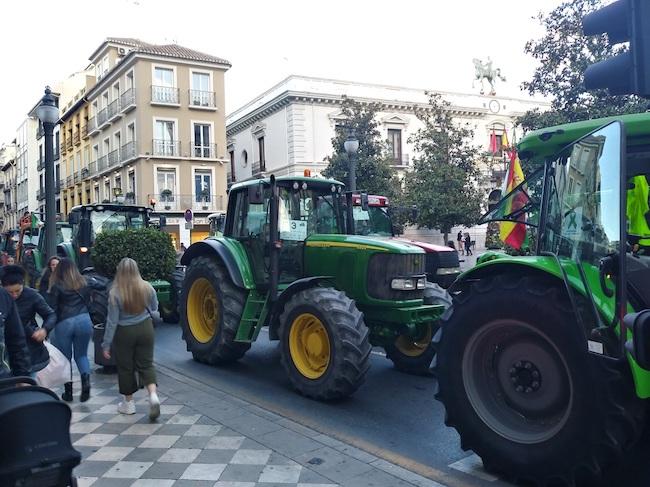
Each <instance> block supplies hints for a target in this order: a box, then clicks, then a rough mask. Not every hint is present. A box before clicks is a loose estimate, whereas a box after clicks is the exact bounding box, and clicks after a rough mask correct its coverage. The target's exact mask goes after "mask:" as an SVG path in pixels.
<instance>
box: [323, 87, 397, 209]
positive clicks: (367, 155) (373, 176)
mask: <svg viewBox="0 0 650 487" xmlns="http://www.w3.org/2000/svg"><path fill="white" fill-rule="evenodd" d="M381 108H382V105H381V104H380V103H368V104H366V103H360V102H358V101H356V100H353V99H352V98H348V97H346V96H344V97H343V104H342V107H341V112H342V114H343V115H344V116H345V118H346V119H347V124H346V125H345V126H343V125H337V127H336V131H335V135H334V137H333V138H332V148H333V150H334V152H333V154H332V155H331V156H328V157H327V158H326V161H327V162H329V165H328V166H327V168H326V169H325V171H323V175H325V176H326V177H329V178H334V179H338V180H339V181H341V182H343V183H346V184H347V183H348V168H349V163H350V161H349V158H348V155H347V153H346V152H345V148H344V147H343V143H344V142H345V139H347V137H348V131H349V130H353V131H354V134H355V136H356V137H357V139H358V140H359V151H358V153H357V155H356V163H357V188H359V190H363V191H367V192H368V193H370V194H378V195H384V196H389V197H395V196H397V195H398V194H399V192H400V190H401V189H400V188H401V185H400V182H399V180H398V178H397V175H396V173H395V171H394V170H393V168H392V167H391V165H390V162H389V157H388V151H387V145H386V142H384V141H382V140H381V132H380V131H379V122H377V120H376V115H377V112H379V111H380V110H381Z"/></svg>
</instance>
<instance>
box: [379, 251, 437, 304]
mask: <svg viewBox="0 0 650 487" xmlns="http://www.w3.org/2000/svg"><path fill="white" fill-rule="evenodd" d="M424 270H425V255H424V254H375V255H373V256H372V257H370V262H369V263H368V276H367V277H368V294H369V295H370V296H372V297H373V298H375V299H389V300H391V301H399V300H404V299H422V296H423V294H424V290H422V289H418V290H413V291H396V290H394V289H391V288H390V282H391V280H392V279H394V278H396V277H408V276H424Z"/></svg>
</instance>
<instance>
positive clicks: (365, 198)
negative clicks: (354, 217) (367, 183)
mask: <svg viewBox="0 0 650 487" xmlns="http://www.w3.org/2000/svg"><path fill="white" fill-rule="evenodd" d="M361 209H362V210H363V211H368V193H364V192H362V193H361Z"/></svg>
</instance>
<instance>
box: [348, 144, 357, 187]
mask: <svg viewBox="0 0 650 487" xmlns="http://www.w3.org/2000/svg"><path fill="white" fill-rule="evenodd" d="M354 158H355V154H352V153H348V159H349V163H350V170H349V172H348V176H349V178H350V184H348V190H349V191H352V192H353V193H354V192H355V191H356V190H357V161H355V159H354Z"/></svg>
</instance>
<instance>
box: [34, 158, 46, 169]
mask: <svg viewBox="0 0 650 487" xmlns="http://www.w3.org/2000/svg"><path fill="white" fill-rule="evenodd" d="M43 169H45V158H44V157H39V158H38V161H36V170H37V171H42V170H43Z"/></svg>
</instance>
